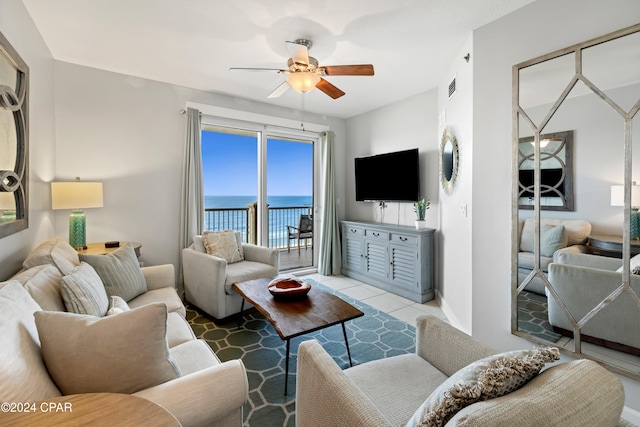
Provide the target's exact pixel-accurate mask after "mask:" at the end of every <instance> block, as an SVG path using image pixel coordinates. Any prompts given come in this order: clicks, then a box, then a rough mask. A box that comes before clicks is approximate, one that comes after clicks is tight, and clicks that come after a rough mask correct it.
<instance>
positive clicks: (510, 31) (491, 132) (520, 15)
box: [470, 0, 640, 411]
mask: <svg viewBox="0 0 640 427" xmlns="http://www.w3.org/2000/svg"><path fill="white" fill-rule="evenodd" d="M639 18H640V2H638V1H636V0H609V1H606V2H605V1H598V0H564V1H561V2H558V1H554V0H537V1H536V2H534V3H531V4H530V5H528V6H525V7H524V8H522V9H520V10H518V11H516V12H514V13H512V14H510V15H508V16H506V17H504V18H503V19H500V20H498V21H495V22H493V23H491V24H488V25H486V26H485V27H482V28H480V29H478V30H476V31H475V32H474V38H473V50H474V54H475V55H474V57H473V58H475V59H472V61H474V97H473V112H474V113H473V126H474V131H473V139H474V153H473V156H474V160H473V239H472V247H473V263H472V286H471V287H470V292H472V293H473V335H474V337H476V338H478V339H480V340H481V341H483V342H486V343H487V344H489V345H492V346H494V347H496V348H498V349H508V348H516V347H522V346H525V345H527V341H524V340H521V339H518V338H517V337H515V336H513V335H511V333H510V321H511V320H510V319H511V292H510V284H511V267H510V259H511V229H510V227H509V225H510V224H511V67H512V66H513V65H514V64H517V63H520V62H523V61H525V60H528V59H531V58H534V57H537V56H540V55H542V54H545V53H548V52H551V51H554V50H557V49H560V48H564V47H567V46H570V45H572V44H575V43H578V42H582V41H585V40H588V39H590V38H593V37H596V36H600V35H603V34H606V33H609V32H611V31H615V30H618V29H620V28H624V27H627V26H630V25H633V24H636V23H638V22H639V21H640V19H639ZM541 28H542V29H554V28H555V29H562V31H541ZM529 345H530V344H529ZM621 379H622V381H623V383H624V384H625V392H626V405H627V406H628V407H630V408H632V409H635V410H636V411H637V410H640V384H639V383H638V382H637V381H632V380H630V379H628V378H626V377H621Z"/></svg>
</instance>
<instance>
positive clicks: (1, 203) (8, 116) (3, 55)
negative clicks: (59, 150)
mask: <svg viewBox="0 0 640 427" xmlns="http://www.w3.org/2000/svg"><path fill="white" fill-rule="evenodd" d="M28 85H29V68H28V67H27V65H26V64H25V63H24V61H23V60H22V58H20V56H19V55H18V53H17V52H16V51H15V50H14V49H13V47H12V46H11V44H9V41H8V40H7V39H6V38H5V37H4V35H2V33H0V238H2V237H5V236H8V235H10V234H13V233H17V232H18V231H20V230H24V229H26V228H27V227H28V215H29V208H28V202H29V194H28V188H27V186H28V181H29V176H28V175H29V174H28V162H29V155H28V138H29V133H28V132H29V131H28V129H29V126H28V110H27V108H28V100H29V90H28V89H29V88H28Z"/></svg>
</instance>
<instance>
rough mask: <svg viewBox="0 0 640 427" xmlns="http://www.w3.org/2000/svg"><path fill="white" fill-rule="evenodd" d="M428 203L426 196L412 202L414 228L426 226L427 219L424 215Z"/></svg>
mask: <svg viewBox="0 0 640 427" xmlns="http://www.w3.org/2000/svg"><path fill="white" fill-rule="evenodd" d="M429 206H430V203H429V199H428V198H422V199H420V200H418V201H417V202H415V203H414V204H413V211H414V212H415V213H416V217H417V219H416V228H417V229H420V228H427V221H425V220H424V216H425V214H426V213H427V209H429Z"/></svg>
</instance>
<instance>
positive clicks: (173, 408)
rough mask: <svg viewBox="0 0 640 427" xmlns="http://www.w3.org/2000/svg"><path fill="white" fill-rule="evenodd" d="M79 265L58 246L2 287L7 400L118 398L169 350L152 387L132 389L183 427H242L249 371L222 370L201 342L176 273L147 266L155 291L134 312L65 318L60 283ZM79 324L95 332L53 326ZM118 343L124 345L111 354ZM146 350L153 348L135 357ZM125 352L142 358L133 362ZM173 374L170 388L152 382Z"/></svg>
mask: <svg viewBox="0 0 640 427" xmlns="http://www.w3.org/2000/svg"><path fill="white" fill-rule="evenodd" d="M79 263H80V261H79V259H78V254H77V253H76V252H75V251H74V250H73V248H71V246H69V245H68V243H66V242H64V241H62V240H57V239H52V240H49V241H46V242H44V243H43V244H41V245H40V246H39V247H38V248H36V249H35V250H34V251H33V252H32V253H31V255H29V257H28V258H27V259H26V260H25V263H24V264H23V267H24V269H23V270H22V271H20V272H18V273H17V274H15V275H14V276H13V277H11V278H10V279H9V280H8V281H6V282H3V283H0V401H2V402H33V403H35V402H39V401H46V400H47V399H51V398H53V397H57V396H61V395H64V394H69V393H64V392H63V391H61V390H65V389H67V390H69V389H74V388H84V389H85V390H88V391H93V392H99V391H105V392H113V391H114V390H118V389H119V388H121V387H125V385H124V384H127V382H128V381H130V378H126V377H125V378H123V377H122V376H123V375H125V374H123V372H126V369H137V370H140V371H145V370H150V369H151V368H150V367H149V365H151V360H152V359H153V360H155V359H158V358H161V355H158V354H154V353H153V352H154V351H155V352H156V353H163V352H166V353H167V354H168V355H167V357H166V361H167V363H165V361H163V360H161V362H162V363H164V364H163V365H162V366H161V368H160V369H158V370H157V372H156V371H153V372H151V371H150V372H148V373H145V375H146V381H147V382H148V384H149V386H144V385H141V384H133V385H131V387H132V388H131V390H135V393H133V394H135V395H137V396H140V397H142V398H145V399H148V400H150V401H152V402H155V403H157V404H159V405H161V406H163V407H164V408H165V409H167V410H168V411H169V412H170V413H171V414H173V415H174V416H175V417H176V418H177V419H178V420H179V421H180V423H181V424H182V425H183V426H210V425H216V426H241V425H242V406H243V404H244V403H245V402H246V400H247V397H248V383H247V376H246V371H245V368H244V366H243V364H242V362H241V361H240V360H232V361H228V362H224V363H221V362H220V360H219V359H218V357H217V356H216V355H215V354H214V353H213V351H212V350H211V348H210V347H209V346H208V345H207V344H206V343H205V342H204V341H202V340H198V339H196V337H195V336H194V334H193V331H192V329H191V327H190V326H189V324H188V323H187V321H186V320H185V307H184V305H183V304H182V302H181V300H180V298H179V297H178V295H177V292H176V291H175V272H174V268H173V265H159V266H152V267H144V268H142V269H141V272H142V274H143V277H144V279H145V281H146V286H147V291H146V292H144V293H142V294H141V295H139V296H137V297H135V298H133V299H131V300H130V301H128V306H129V308H130V311H128V312H123V313H121V314H117V315H115V316H105V317H103V318H100V317H95V316H88V315H80V314H71V313H64V314H61V312H64V311H65V301H64V300H63V297H62V296H61V279H62V277H63V276H67V275H68V274H73V272H74V271H76V270H75V269H76V267H77V266H78V265H79ZM138 268H139V267H138ZM67 277H68V276H67ZM130 319H131V320H130ZM133 319H142V320H138V322H134V321H132V320H133ZM146 319H149V322H147V321H146ZM36 321H39V322H40V323H39V324H36ZM77 322H85V323H86V328H87V329H82V325H84V324H85V323H82V324H81V325H80V327H79V328H78V329H70V328H67V327H61V328H57V330H56V326H55V325H58V324H60V325H69V324H71V325H77ZM74 328H75V326H74ZM88 328H92V329H88ZM145 328H146V329H145ZM45 331H46V332H45ZM97 331H100V332H99V333H97ZM92 333H97V336H95V337H92V336H91V334H92ZM87 335H89V336H87ZM152 335H153V339H152V338H150V337H151V336H152ZM55 340H60V341H64V340H67V341H68V345H69V346H70V347H73V349H72V348H69V349H68V353H65V351H66V349H64V348H63V349H62V350H60V349H56V342H55ZM111 340H113V342H115V343H117V344H118V345H115V344H114V345H113V347H111V346H110V342H111ZM147 340H149V343H148V345H147V344H146V341H147ZM91 343H93V344H91ZM138 343H145V344H144V345H140V347H141V348H139V349H137V347H135V346H136V345H138ZM45 344H46V347H45ZM130 346H134V347H133V348H130ZM78 347H79V348H78ZM155 349H157V351H156V350H155ZM56 351H57V353H56ZM127 351H129V352H132V351H133V352H134V353H133V354H132V355H131V354H130V355H129V356H125V355H126V354H127ZM150 352H151V353H150ZM110 353H111V354H110ZM91 355H93V356H94V357H95V359H94V360H91V359H90V360H86V361H85V362H86V363H87V364H88V366H81V365H80V364H78V362H77V361H78V360H82V358H83V357H84V358H86V357H89V356H91ZM54 356H55V357H57V359H55V358H54ZM65 364H66V365H71V364H73V366H65ZM114 366H115V367H117V368H115V367H114ZM136 366H138V368H136ZM87 367H88V368H89V369H90V370H91V372H88V374H87V376H88V377H87V378H86V382H87V384H78V381H79V382H83V380H84V379H83V378H75V377H74V376H76V375H79V374H78V373H77V370H80V369H85V368H87ZM65 372H66V373H67V374H66V375H65ZM134 373H135V372H134ZM167 373H168V374H169V379H168V380H167V378H166V377H165V378H155V377H154V376H156V375H166V374H167ZM94 374H95V378H94ZM134 376H135V375H134ZM71 377H74V380H71ZM89 377H90V378H89ZM54 379H55V380H54ZM72 381H75V383H74V382H72ZM105 381H106V383H105ZM131 381H132V380H131ZM149 381H150V382H149ZM97 384H101V385H99V386H98V385H97ZM96 387H102V388H103V389H98V390H96V389H95V388H96ZM74 409H75V408H74Z"/></svg>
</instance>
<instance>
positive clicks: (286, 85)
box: [267, 80, 289, 98]
mask: <svg viewBox="0 0 640 427" xmlns="http://www.w3.org/2000/svg"><path fill="white" fill-rule="evenodd" d="M287 89H289V83H287V81H286V80H285V81H283V82H282V83H281V84H280V86H278V87H277V88H275V89H274V90H273V91H272V92H271V93H270V94H269V96H267V98H277V97H279V96H280V95H282V94H283V93H285V92H286V91H287Z"/></svg>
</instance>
